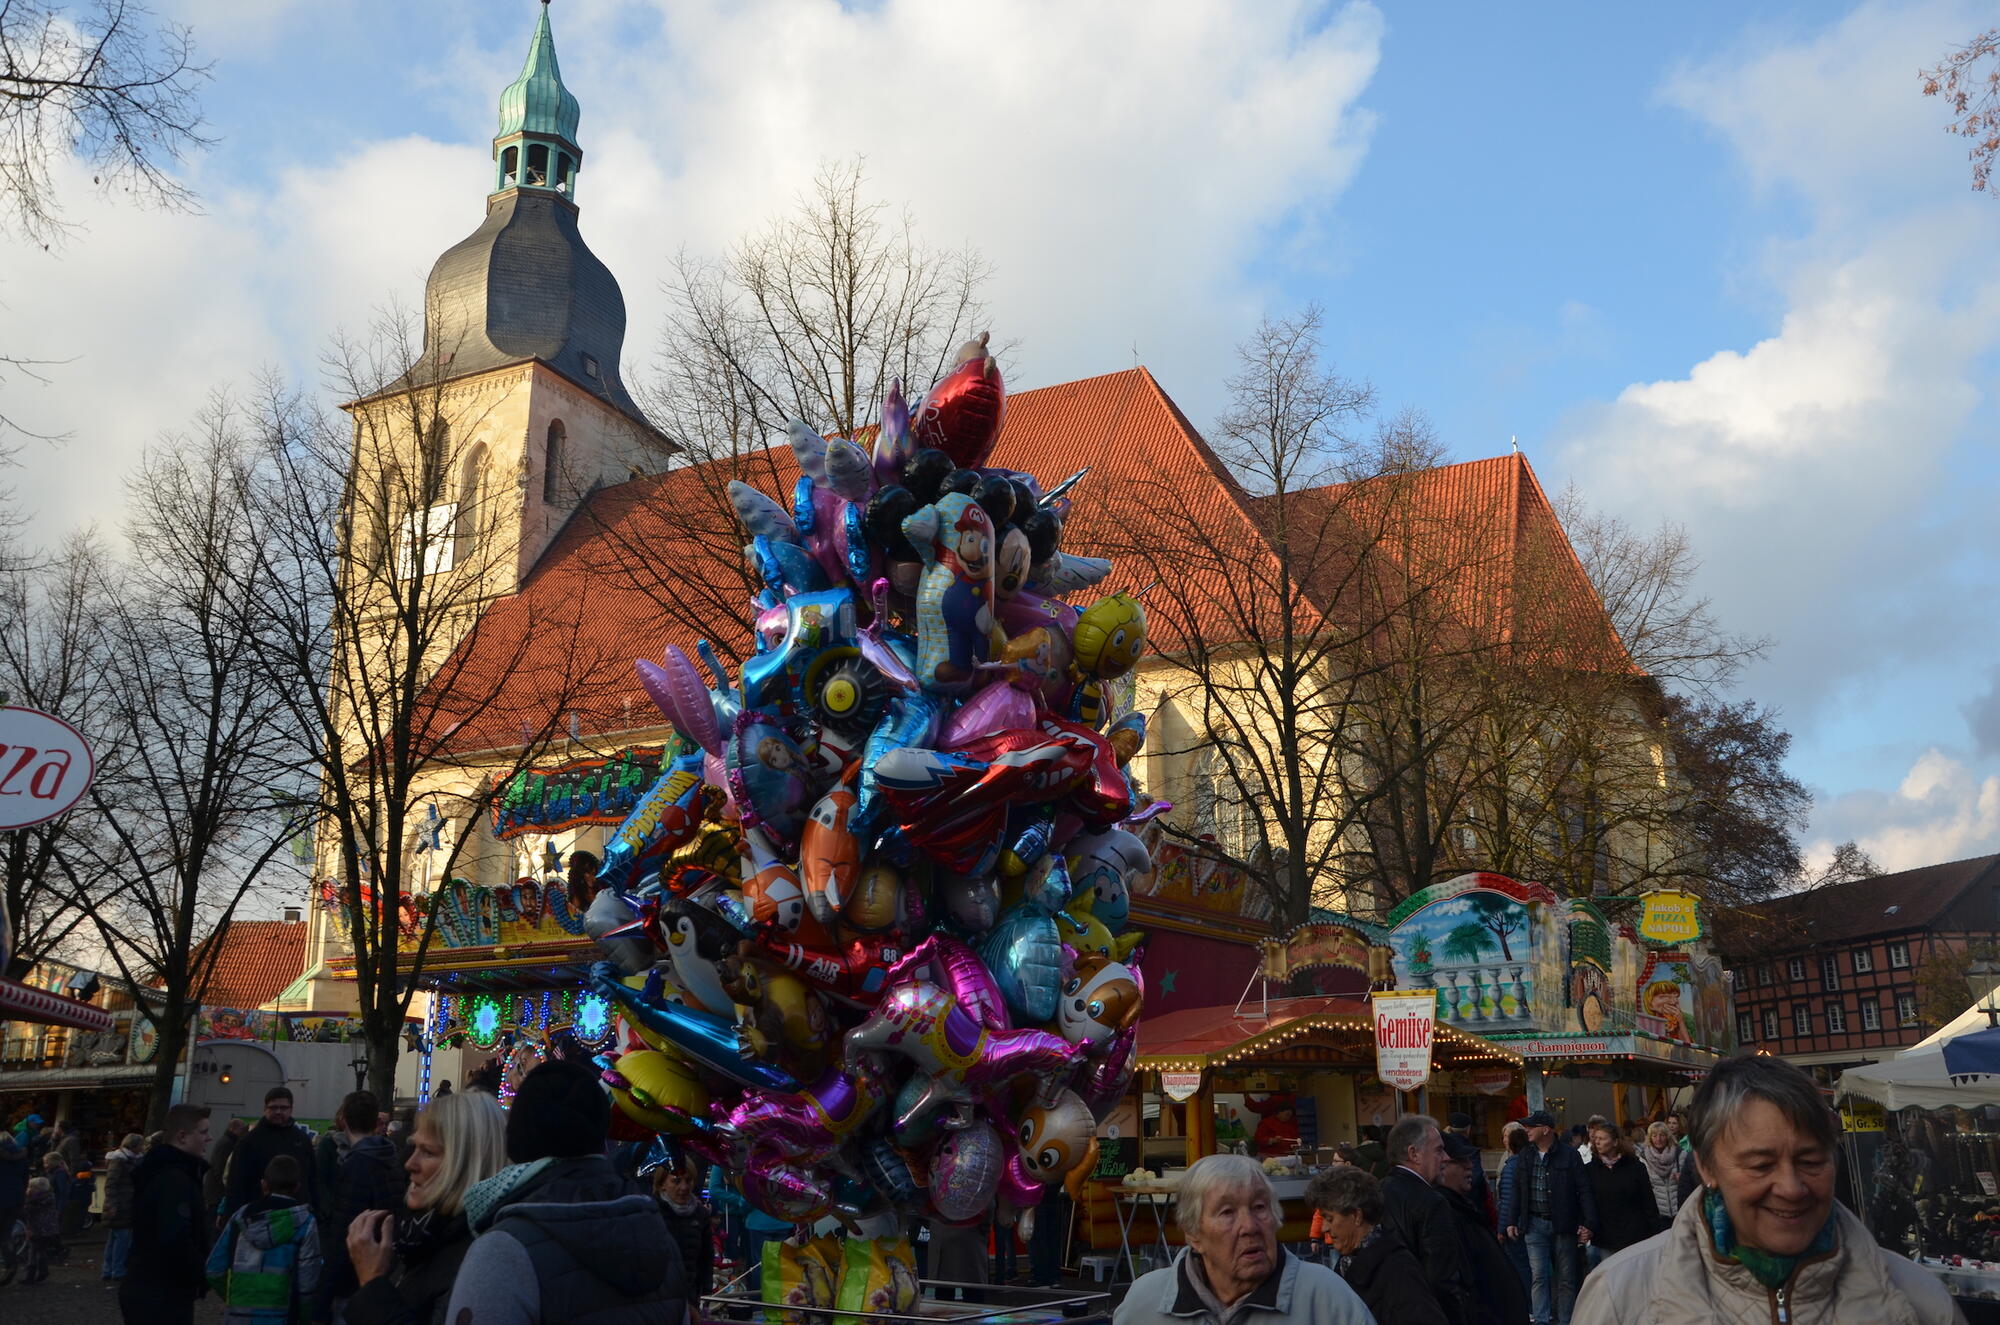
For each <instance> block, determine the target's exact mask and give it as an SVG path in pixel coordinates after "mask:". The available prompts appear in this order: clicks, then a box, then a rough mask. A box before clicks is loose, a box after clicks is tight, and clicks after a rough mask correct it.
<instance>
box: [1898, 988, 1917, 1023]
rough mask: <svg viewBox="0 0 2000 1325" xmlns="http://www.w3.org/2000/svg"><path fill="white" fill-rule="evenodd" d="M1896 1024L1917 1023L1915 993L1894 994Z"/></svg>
mask: <svg viewBox="0 0 2000 1325" xmlns="http://www.w3.org/2000/svg"><path fill="white" fill-rule="evenodd" d="M1896 1024H1897V1025H1898V1026H1906V1027H1907V1026H1914V1025H1916V1024H1917V996H1916V995H1915V994H1898V995H1896Z"/></svg>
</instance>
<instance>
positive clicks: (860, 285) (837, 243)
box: [579, 159, 989, 661]
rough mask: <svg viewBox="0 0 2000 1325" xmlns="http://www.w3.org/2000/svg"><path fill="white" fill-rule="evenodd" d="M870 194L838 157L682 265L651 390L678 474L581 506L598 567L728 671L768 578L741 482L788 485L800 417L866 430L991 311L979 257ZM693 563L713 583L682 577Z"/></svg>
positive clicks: (588, 553) (590, 554) (935, 370)
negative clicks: (733, 236)
mask: <svg viewBox="0 0 2000 1325" xmlns="http://www.w3.org/2000/svg"><path fill="white" fill-rule="evenodd" d="M867 185H868V181H867V177H866V175H865V173H864V171H863V163H862V162H861V161H860V160H859V159H854V160H848V161H843V162H838V163H829V164H827V165H824V166H822V167H821V168H820V171H819V173H818V174H817V175H816V176H815V177H814V180H813V185H812V188H811V190H810V191H808V192H807V193H805V194H803V195H801V196H800V198H799V199H798V201H797V204H796V206H795V207H793V208H792V210H791V211H789V212H787V213H786V214H784V215H781V216H779V217H776V218H774V219H773V220H772V221H770V222H769V223H768V224H767V225H765V226H764V227H763V228H762V229H760V230H758V231H756V232H755V233H753V234H751V235H750V236H748V237H747V238H745V239H744V240H743V241H742V242H741V243H739V244H737V245H736V247H735V248H733V249H732V250H731V251H730V252H729V253H728V254H727V255H726V256H725V257H723V258H722V259H720V260H710V259H701V258H696V257H693V256H690V255H689V254H686V253H682V254H681V255H680V256H679V257H678V258H677V259H676V260H675V263H674V267H673V272H672V274H671V276H670V277H669V278H668V280H667V282H666V291H667V294H668V296H669V298H670V300H671V310H670V312H669V314H668V318H667V325H666V329H665V334H664V336H663V338H662V341H661V345H660V351H659V361H658V372H657V374H656V375H655V378H654V380H653V382H652V383H651V384H650V385H649V387H648V388H647V389H646V390H644V391H642V392H641V398H642V399H643V400H644V402H645V405H646V409H647V412H648V413H649V414H650V416H651V417H652V418H653V419H654V420H655V421H656V422H658V423H659V424H660V426H661V428H662V430H663V431H664V432H665V433H666V434H667V435H668V436H669V437H670V438H671V439H672V441H673V443H674V445H675V446H676V448H677V450H678V459H679V461H680V462H681V464H680V468H678V469H676V470H673V471H671V472H669V473H666V474H662V475H655V476H652V477H650V478H647V479H644V480H641V481H640V482H637V483H634V484H632V485H629V486H628V488H627V489H626V490H625V491H623V492H621V493H620V494H619V496H618V499H617V500H616V501H614V502H609V503H605V504H603V505H592V506H586V507H585V508H584V509H583V510H582V511H581V512H580V513H579V518H581V519H585V520H589V521H591V522H592V524H591V535H592V537H591V538H590V540H589V541H588V544H587V547H586V548H585V551H584V553H583V556H584V558H585V560H586V561H587V562H588V563H589V569H590V572H591V573H592V574H594V575H596V576H599V577H602V578H604V579H606V580H608V581H615V582H621V583H624V584H627V585H630V586H631V587H633V588H635V589H638V590H640V591H642V592H643V593H644V594H645V595H646V596H648V597H650V598H652V599H653V600H655V601H657V602H658V603H660V604H661V605H662V607H663V610H664V611H665V612H666V613H667V614H668V616H669V618H670V619H671V620H673V621H674V622H676V623H677V624H679V625H680V626H681V627H682V628H683V629H685V630H688V631H691V632H693V633H695V634H697V635H702V636H708V637H712V638H713V639H714V640H715V641H716V643H717V645H718V647H719V648H721V650H722V651H723V653H724V654H725V655H727V656H728V657H730V658H731V659H732V660H733V661H741V659H740V657H739V656H738V655H737V652H736V651H737V650H738V649H740V648H741V647H742V643H741V642H742V640H743V638H744V632H743V630H742V629H741V625H742V620H743V613H744V604H746V603H747V602H749V601H750V599H751V598H752V596H753V595H754V593H755V591H756V588H757V585H756V583H755V580H754V577H753V575H752V573H751V571H750V569H749V567H748V566H747V565H746V563H745V561H744V558H743V556H742V546H743V542H744V538H743V531H742V527H741V526H740V525H739V524H738V523H737V521H736V518H735V516H734V514H733V513H732V507H731V504H730V500H729V493H728V486H729V484H730V482H731V481H732V480H735V481H741V482H744V483H747V484H749V485H750V486H752V487H754V488H756V489H758V490H759V491H761V492H767V493H769V492H782V491H784V490H786V489H788V488H789V486H790V485H791V483H792V482H793V481H794V480H795V479H796V478H797V477H798V475H797V470H796V468H795V467H794V466H793V464H792V461H791V453H790V451H789V449H788V448H787V447H786V446H785V445H784V444H783V443H784V434H785V429H786V426H787V425H788V424H789V423H790V422H791V421H792V420H794V419H799V420H804V421H805V422H806V423H808V424H809V425H810V426H811V427H813V428H815V429H817V430H819V431H822V432H826V433H831V434H838V435H841V436H850V437H851V436H855V435H857V434H859V433H861V432H863V431H864V430H866V429H868V428H870V427H872V426H873V425H874V423H875V420H876V418H877V417H878V411H879V409H880V407H881V403H882V401H883V400H884V399H885V398H886V397H887V396H888V395H889V393H890V390H891V388H892V386H893V385H895V384H897V383H901V384H902V385H903V386H904V387H905V388H907V389H909V390H912V391H915V390H920V389H922V387H923V386H924V385H926V384H928V383H929V382H931V381H932V380H933V379H935V378H936V377H939V376H941V375H942V374H943V373H944V372H945V371H946V370H947V369H948V368H949V367H950V366H951V361H952V360H951V356H952V354H953V353H954V352H955V351H956V350H957V348H958V346H959V345H960V344H961V343H962V342H963V341H965V340H966V339H968V338H969V337H970V335H971V334H972V332H973V331H974V330H975V328H977V326H978V324H979V323H980V321H981V320H982V319H983V317H984V315H985V308H984V306H983V304H982V303H981V301H980V291H981V289H982V287H983V286H984V284H985V282H986V280H987V278H988V275H989V272H988V268H987V265H986V263H985V262H984V260H983V259H981V257H980V256H979V255H978V253H976V252H974V251H973V250H971V249H954V250H948V251H938V250H935V249H933V248H931V247H929V246H928V245H926V244H924V243H923V242H921V241H920V240H919V239H918V237H917V234H916V226H915V222H914V220H913V219H912V218H911V216H910V215H909V213H908V212H900V213H899V212H894V211H892V210H891V209H890V207H889V205H888V204H886V203H884V202H882V201H880V200H877V199H873V198H871V197H870V196H869V192H868V187H867ZM663 541H664V544H665V546H667V547H671V549H672V555H663V550H664V548H663ZM689 564H696V565H700V566H702V567H703V574H701V575H699V576H691V575H686V574H684V573H683V572H684V571H685V569H686V567H687V566H688V565H689Z"/></svg>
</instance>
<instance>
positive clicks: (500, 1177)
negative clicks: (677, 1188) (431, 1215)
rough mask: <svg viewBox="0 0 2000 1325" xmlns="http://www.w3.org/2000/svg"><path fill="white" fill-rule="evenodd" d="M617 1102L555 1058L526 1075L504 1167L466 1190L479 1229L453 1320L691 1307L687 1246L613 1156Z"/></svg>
mask: <svg viewBox="0 0 2000 1325" xmlns="http://www.w3.org/2000/svg"><path fill="white" fill-rule="evenodd" d="M610 1127H611V1101H610V1098H609V1096H607V1095H606V1094H605V1092H604V1088H603V1087H602V1086H600V1085H599V1084H598V1082H597V1074H596V1073H595V1072H593V1071H591V1070H590V1069H589V1068H587V1067H585V1066H583V1065H582V1064H580V1063H574V1062H571V1061H569V1060H567V1059H555V1060H552V1061H550V1062H546V1063H543V1064H542V1065H541V1066H540V1067H538V1068H536V1069H535V1070H534V1071H532V1072H530V1073H528V1075H527V1076H526V1077H524V1078H522V1080H521V1088H520V1089H519V1090H518V1091H516V1092H515V1094H514V1105H513V1107H512V1108H511V1109H509V1110H508V1111H507V1158H508V1159H509V1160H511V1161H512V1166H511V1167H509V1168H505V1169H502V1170H501V1171H500V1172H499V1173H497V1174H495V1175H494V1176H493V1177H491V1178H488V1179H487V1180H486V1181H485V1182H482V1183H479V1184H478V1185H476V1186H475V1187H473V1188H472V1190H471V1191H470V1192H468V1193H467V1194H466V1199H465V1212H466V1218H467V1220H468V1221H469V1222H470V1224H471V1225H472V1229H473V1233H474V1234H475V1236H474V1238H473V1241H472V1249H471V1250H470V1251H468V1252H467V1253H466V1254H465V1262H464V1264H463V1265H461V1266H460V1267H459V1272H458V1284H457V1286H456V1287H455V1288H454V1289H453V1290H452V1295H451V1304H450V1306H448V1307H447V1308H446V1309H445V1319H446V1320H447V1321H468V1322H471V1325H541V1323H542V1322H549V1323H550V1325H554V1323H555V1322H558V1321H562V1322H572V1321H573V1322H579V1323H582V1322H588V1323H589V1325H623V1323H624V1322H632V1325H654V1323H656V1322H657V1323H658V1325H667V1323H668V1322H678V1321H679V1320H681V1318H682V1316H683V1314H684V1313H685V1311H686V1302H687V1287H686V1284H687V1279H686V1275H685V1272H684V1271H683V1269H682V1267H681V1258H680V1252H679V1250H678V1249H677V1248H676V1247H675V1246H674V1242H673V1239H672V1237H670V1236H669V1235H668V1233H667V1226H666V1223H665V1222H664V1221H663V1220H662V1219H661V1218H660V1211H659V1207H658V1206H656V1205H655V1204H654V1203H653V1199H652V1198H651V1197H650V1196H647V1195H645V1194H643V1193H641V1192H637V1191H635V1190H633V1187H632V1184H630V1183H628V1182H626V1181H625V1180H624V1179H623V1178H620V1177H619V1176H618V1174H617V1172H616V1171H615V1170H614V1169H613V1168H612V1167H611V1163H610V1161H609V1160H607V1159H605V1158H604V1143H605V1139H606V1136H607V1134H608V1133H609V1131H610Z"/></svg>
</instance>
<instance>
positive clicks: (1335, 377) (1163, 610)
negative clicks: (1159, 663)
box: [1094, 308, 1477, 923]
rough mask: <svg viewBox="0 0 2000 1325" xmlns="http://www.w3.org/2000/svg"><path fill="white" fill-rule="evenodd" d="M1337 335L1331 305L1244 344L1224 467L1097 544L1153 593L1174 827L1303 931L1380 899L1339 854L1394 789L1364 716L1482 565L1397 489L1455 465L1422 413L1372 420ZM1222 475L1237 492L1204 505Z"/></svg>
mask: <svg viewBox="0 0 2000 1325" xmlns="http://www.w3.org/2000/svg"><path fill="white" fill-rule="evenodd" d="M1320 330H1321V315H1320V312H1319V310H1318V309H1317V308H1308V309H1306V310H1305V311H1304V312H1302V313H1301V314H1299V315H1297V316H1294V317H1290V318H1283V319H1270V320H1266V321H1265V322H1264V323H1263V324H1262V325H1261V326H1260V327H1259V328H1258V329H1257V331H1256V332H1255V333H1254V334H1253V335H1252V336H1251V337H1250V338H1249V339H1248V340H1247V341H1246V342H1245V343H1244V344H1243V345H1242V346H1241V347H1239V352H1238V353H1239V362H1238V371H1237V372H1236V374H1235V375H1234V376H1232V378H1231V379H1230V381H1229V388H1230V393H1231V401H1232V403H1231V407H1230V409H1229V410H1228V411H1227V412H1226V413H1225V414H1224V415H1223V417H1222V418H1221V419H1220V420H1219V421H1218V422H1217V424H1216V427H1215V430H1214V431H1215V451H1214V455H1215V459H1216V462H1217V463H1216V467H1215V470H1214V472H1212V473H1210V474H1206V475H1200V476H1196V475H1190V474H1182V473H1162V474H1159V475H1158V476H1157V477H1156V478H1154V479H1150V480H1145V481H1139V482H1134V483H1129V484H1127V485H1125V490H1124V491H1122V492H1121V493H1120V494H1119V496H1118V500H1119V501H1120V502H1121V503H1122V504H1123V506H1124V508H1125V509H1123V510H1121V511H1119V512H1117V513H1116V514H1115V515H1114V516H1113V518H1111V519H1109V520H1106V521H1105V522H1103V523H1104V525H1105V526H1108V528H1107V529H1106V530H1105V531H1104V532H1103V533H1102V534H1100V535H1099V536H1097V537H1096V538H1095V539H1094V541H1095V542H1097V543H1098V544H1099V545H1100V549H1101V550H1102V551H1104V552H1106V553H1107V554H1109V555H1111V556H1112V557H1113V558H1114V559H1115V560H1116V561H1117V563H1118V565H1119V568H1120V570H1121V572H1126V573H1130V574H1133V575H1135V576H1136V578H1137V579H1138V580H1139V581H1141V582H1144V581H1152V582H1153V587H1152V588H1150V589H1149V590H1148V591H1147V594H1146V602H1147V608H1148V614H1149V618H1150V619H1151V622H1152V625H1151V629H1150V634H1151V641H1152V644H1153V647H1155V649H1156V650H1157V651H1158V652H1159V653H1160V654H1161V655H1162V657H1163V661H1164V662H1165V663H1166V664H1167V666H1165V667H1162V668H1158V669H1154V670H1151V671H1149V672H1148V674H1147V681H1148V683H1149V684H1155V685H1158V686H1159V687H1160V690H1161V693H1160V696H1159V699H1158V702H1157V704H1156V705H1155V709H1156V712H1157V713H1158V715H1159V720H1157V721H1156V722H1155V723H1154V724H1153V729H1152V730H1150V731H1149V734H1148V745H1149V749H1151V750H1152V751H1154V752H1155V753H1156V754H1157V755H1158V756H1160V757H1161V758H1162V759H1163V760H1164V762H1165V763H1166V765H1167V767H1168V768H1169V769H1177V770H1179V771H1178V772H1177V773H1173V774H1170V777H1169V782H1170V784H1171V785H1168V786H1164V787H1156V788H1154V789H1153V790H1155V791H1156V792H1159V793H1161V794H1164V795H1166V796H1167V797H1168V798H1169V799H1172V800H1175V801H1176V802H1180V803H1184V804H1188V805H1190V806H1191V807H1192V813H1191V814H1186V815H1182V816H1177V817H1176V818H1174V819H1173V820H1171V821H1170V822H1169V823H1168V825H1167V831H1168V832H1169V834H1171V835H1172V836H1174V837H1176V838H1178V839H1180V840H1181V841H1183V842H1184V843H1187V844H1189V845H1190V846H1191V847H1192V848H1193V849H1194V850H1196V851H1198V852H1200V853H1202V854H1204V855H1207V856H1209V857H1211V858H1214V859H1217V860H1221V861H1224V862H1227V863H1229V864H1232V865H1235V866H1238V867H1240V868H1243V869H1244V870H1246V871H1247V872H1248V873H1249V874H1250V875H1251V877H1253V878H1256V879H1259V880H1261V881H1263V882H1264V884H1265V886H1266V887H1267V888H1268V889H1269V891H1270V894H1271V900H1272V902H1273V905H1274V908H1275V910H1276V912H1277V914H1278V915H1279V916H1280V917H1281V918H1283V919H1284V920H1286V921H1288V922H1294V923H1295V922H1297V921H1300V920H1303V919H1305V918H1306V916H1307V915H1308V914H1309V913H1310V911H1311V908H1312V907H1313V906H1314V905H1319V904H1334V905H1344V906H1348V907H1350V908H1355V909H1360V908H1363V907H1365V906H1366V904H1367V903H1366V902H1365V901H1361V900H1358V899H1356V898H1355V897H1352V896H1349V895H1348V894H1347V893H1346V891H1345V889H1346V887H1347V884H1348V883H1349V882H1350V878H1349V876H1348V874H1347V873H1346V872H1344V871H1343V870H1341V869H1340V868H1339V864H1340V862H1341V860H1342V858H1343V857H1344V856H1345V855H1346V854H1347V853H1348V852H1349V851H1350V849H1351V844H1350V838H1351V836H1352V835H1353V834H1354V833H1355V832H1357V831H1358V830H1359V828H1360V826H1361V824H1362V821H1363V817H1364V816H1365V815H1366V814H1367V813H1368V811H1369V810H1370V808H1371V807H1372V806H1373V805H1374V804H1375V802H1376V800H1377V799H1378V798H1379V797H1380V796H1381V795H1382V794H1383V792H1384V788H1385V784H1386V781H1387V779H1386V777H1385V776H1384V775H1383V771H1382V770H1375V769H1363V768H1361V767H1359V766H1357V765H1356V764H1355V762H1354V761H1353V760H1352V758H1351V754H1352V750H1353V748H1354V744H1355V737H1354V731H1355V728H1356V725H1357V724H1360V723H1365V722H1371V721H1374V720H1376V719H1377V717H1378V716H1379V714H1377V713H1376V712H1374V711H1371V710H1369V709H1368V708H1367V707H1366V705H1367V703H1368V701H1369V700H1370V697H1371V694H1372V693H1374V692H1375V691H1376V690H1378V689H1379V688H1380V686H1381V684H1382V678H1383V677H1384V676H1385V675H1386V674H1387V673H1388V672H1389V671H1390V670H1391V669H1393V668H1394V667H1395V666H1396V665H1397V660H1398V651H1399V650H1401V649H1406V648H1408V647H1410V646H1411V639H1410V635H1409V631H1408V629H1407V627H1406V625H1405V623H1406V622H1407V621H1408V620H1411V619H1418V620H1425V621H1428V620H1430V619H1432V618H1433V617H1435V616H1437V615H1439V614H1441V613H1442V612H1443V605H1442V603H1441V601H1440V597H1439V595H1440V594H1441V592H1442V590H1443V588H1444V586H1445V584H1446V583H1447V578H1448V577H1446V576H1444V575H1442V574H1440V571H1441V570H1442V568H1443V567H1444V566H1446V565H1447V564H1454V563H1456V562H1457V561H1458V560H1459V559H1460V558H1461V557H1462V556H1463V555H1466V554H1467V553H1468V551H1470V553H1471V554H1472V555H1477V551H1476V549H1468V548H1466V547H1463V546H1459V545H1450V544H1447V543H1445V542H1443V541H1441V540H1438V539H1436V538H1434V537H1433V536H1432V535H1433V533H1434V532H1435V531H1434V530H1432V529H1431V528H1430V527H1429V526H1430V520H1429V515H1428V513H1427V512H1426V511H1425V510H1423V509H1422V508H1421V507H1420V506H1419V505H1417V504H1415V503H1412V502H1410V501H1407V500H1403V499H1402V493H1403V491H1404V489H1405V488H1406V487H1407V485H1408V483H1409V482H1410V477H1409V476H1410V475H1411V473H1412V472H1414V471H1416V470H1419V469H1421V468H1423V467H1425V466H1426V465H1429V464H1433V463H1435V462H1436V459H1437V458H1438V450H1437V446H1436V441H1435V438H1434V436H1433V435H1432V434H1431V432H1430V429H1429V426H1428V424H1427V422H1425V421H1424V420H1423V419H1422V417H1421V416H1420V415H1417V414H1414V413H1411V412H1406V413H1405V414H1404V415H1402V416H1401V417H1399V418H1398V419H1394V420H1391V421H1389V422H1388V423H1387V424H1385V425H1383V426H1381V427H1378V428H1374V429H1372V430H1371V429H1370V428H1368V427H1367V423H1368V420H1369V416H1370V411H1371V409H1372V406H1373V403H1374V394H1373V391H1372V390H1371V389H1370V388H1369V387H1368V386H1367V385H1366V384H1365V383H1362V382H1358V381H1354V380H1352V379H1349V378H1345V377H1342V376H1341V375H1339V374H1338V373H1336V372H1334V371H1333V370H1331V369H1330V368H1328V367H1327V366H1326V364H1325V363H1324V361H1323V359H1322V351H1321V345H1320ZM1218 482H1219V483H1220V485H1221V488H1222V491H1223V492H1224V493H1225V494H1226V496H1225V497H1224V499H1223V500H1221V501H1205V500H1204V501H1195V500H1190V499H1189V497H1188V494H1189V493H1190V492H1194V491H1200V490H1203V489H1204V488H1206V489H1209V490H1213V488H1214V486H1215V485H1216V484H1217V483H1218ZM1470 643H1471V637H1470V636H1468V635H1466V634H1465V633H1464V632H1459V633H1458V635H1457V636H1456V637H1453V636H1452V635H1451V634H1450V633H1449V632H1439V633H1438V634H1437V635H1436V637H1435V638H1432V639H1430V640H1429V645H1430V647H1435V648H1442V649H1453V648H1464V647H1467V646H1468V644H1470Z"/></svg>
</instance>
